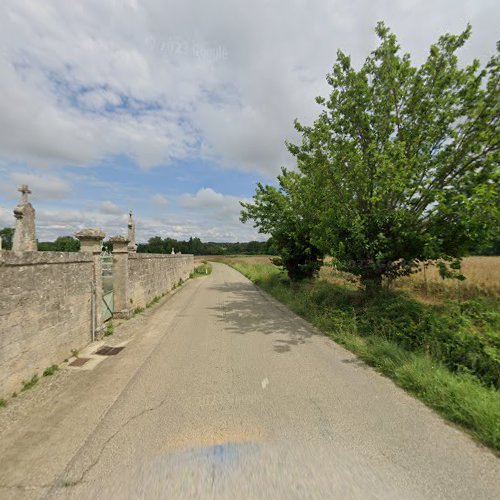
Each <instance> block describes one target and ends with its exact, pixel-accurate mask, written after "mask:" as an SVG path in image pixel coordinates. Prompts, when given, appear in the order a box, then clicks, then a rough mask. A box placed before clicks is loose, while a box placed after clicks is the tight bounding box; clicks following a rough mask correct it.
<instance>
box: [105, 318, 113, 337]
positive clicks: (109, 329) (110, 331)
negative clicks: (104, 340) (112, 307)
mask: <svg viewBox="0 0 500 500" xmlns="http://www.w3.org/2000/svg"><path fill="white" fill-rule="evenodd" d="M114 331H115V327H114V325H113V322H112V321H108V322H107V323H106V330H104V336H105V337H109V336H111V335H113V333H114Z"/></svg>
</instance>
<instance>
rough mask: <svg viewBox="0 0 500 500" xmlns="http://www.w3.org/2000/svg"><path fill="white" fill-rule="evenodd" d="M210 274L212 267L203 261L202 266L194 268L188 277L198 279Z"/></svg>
mask: <svg viewBox="0 0 500 500" xmlns="http://www.w3.org/2000/svg"><path fill="white" fill-rule="evenodd" d="M211 273H212V266H211V265H210V264H209V263H208V262H207V261H206V260H203V261H202V264H201V265H199V266H196V267H195V268H194V271H193V272H192V273H191V274H190V275H189V277H190V278H199V277H201V276H207V275H208V274H211Z"/></svg>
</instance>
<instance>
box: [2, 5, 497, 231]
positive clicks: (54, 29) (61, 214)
mask: <svg viewBox="0 0 500 500" xmlns="http://www.w3.org/2000/svg"><path fill="white" fill-rule="evenodd" d="M499 18H500V9H499V7H498V2H496V1H493V0H474V1H469V0H467V1H465V0H434V1H432V2H431V1H426V0H400V1H398V2H395V1H389V0H386V1H381V0H351V1H336V0H307V1H306V0H288V1H286V0H254V1H253V2H251V3H250V2H249V3H243V2H234V1H230V0H218V1H213V2H203V3H200V2H195V1H193V0H185V1H183V2H174V1H173V0H143V1H138V0H107V1H106V0H84V1H82V2H78V3H76V2H67V1H63V0H47V1H44V2H39V1H37V0H30V1H26V0H4V1H3V2H2V4H1V6H0V42H1V44H2V48H3V50H2V51H1V52H0V227H3V226H7V225H13V223H14V219H13V215H12V209H13V207H14V206H15V204H16V203H17V200H18V196H19V193H17V187H18V186H19V185H20V184H22V183H27V184H29V185H30V187H31V189H32V191H33V195H32V202H33V204H34V206H35V208H36V210H37V231H38V237H39V239H41V240H47V239H53V238H55V237H57V236H58V235H63V234H72V233H74V232H75V231H77V230H79V229H81V228H83V227H99V228H101V229H103V230H104V231H105V232H106V233H107V235H108V236H111V235H114V234H120V233H124V232H125V229H126V217H127V213H128V210H133V212H134V214H135V216H136V220H137V229H138V237H139V240H141V241H145V240H147V238H149V237H151V236H153V235H156V234H160V235H162V236H170V237H175V238H188V237H189V236H199V237H201V238H202V239H203V240H205V241H248V240H250V239H263V238H265V236H263V235H259V234H258V233H257V232H256V231H255V229H253V228H252V226H251V225H249V224H247V225H242V224H241V223H240V222H239V220H238V219H239V201H240V200H248V199H250V198H251V196H252V194H253V192H254V189H255V183H256V182H257V181H261V182H273V179H275V176H276V174H277V173H278V172H279V169H280V167H281V166H283V165H284V166H288V167H293V161H292V159H291V158H290V157H289V155H288V153H287V151H286V148H285V146H284V141H285V139H289V140H292V141H293V140H296V139H297V137H296V135H295V132H294V130H293V120H294V118H299V120H300V121H302V122H304V123H308V122H310V121H312V120H313V119H314V117H315V115H316V114H317V112H318V108H317V106H316V105H315V102H314V97H315V96H317V95H325V94H326V92H327V90H328V89H327V85H326V83H325V78H324V77H325V74H326V73H327V72H328V71H329V70H330V69H331V66H332V65H333V63H334V60H335V55H336V52H337V49H339V48H341V49H342V50H343V51H344V52H346V53H348V54H350V55H352V57H353V61H354V62H355V63H356V64H360V63H361V62H362V60H363V59H364V57H365V56H366V55H367V54H368V52H369V51H371V50H372V49H373V48H374V46H375V42H376V40H375V37H374V34H373V27H374V26H375V24H376V22H377V21H378V20H381V19H383V20H385V21H386V23H387V24H388V25H389V26H390V27H391V28H392V29H393V31H394V32H395V33H396V34H397V36H398V39H399V41H400V43H401V45H402V48H403V50H404V51H408V52H410V53H411V54H412V56H413V58H414V60H415V61H416V62H418V63H420V62H422V60H423V58H424V57H425V54H426V52H427V50H428V47H429V45H430V44H431V43H432V42H434V41H435V40H436V39H437V37H438V36H439V35H440V34H442V33H444V32H455V33H456V32H459V31H461V30H463V29H464V28H465V25H466V23H467V22H470V23H471V24H472V27H473V36H472V38H471V40H470V41H469V43H468V44H467V47H466V48H465V49H464V50H463V53H462V59H463V61H470V60H471V59H472V58H473V57H478V58H480V59H481V60H482V61H483V62H484V61H486V60H487V58H488V57H489V55H491V54H492V53H493V51H494V50H495V44H496V40H497V39H498V38H499V34H500V33H499V32H500V30H499V28H498V22H497V20H498V19H499Z"/></svg>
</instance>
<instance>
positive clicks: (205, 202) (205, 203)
mask: <svg viewBox="0 0 500 500" xmlns="http://www.w3.org/2000/svg"><path fill="white" fill-rule="evenodd" d="M234 201H235V200H234V199H233V197H229V196H224V195H223V194H222V193H217V192H215V191H214V190H213V189H211V188H202V189H200V190H199V191H198V192H197V193H196V194H195V195H194V196H193V195H192V194H189V193H186V194H183V195H182V196H180V197H179V205H180V206H181V207H183V208H199V209H204V208H223V207H224V206H225V205H227V204H228V202H229V204H232V203H233V202H234ZM236 201H237V200H236Z"/></svg>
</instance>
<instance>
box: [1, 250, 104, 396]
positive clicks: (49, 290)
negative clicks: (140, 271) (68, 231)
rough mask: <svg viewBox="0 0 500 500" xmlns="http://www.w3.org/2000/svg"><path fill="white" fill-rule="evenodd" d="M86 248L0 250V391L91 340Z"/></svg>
mask: <svg viewBox="0 0 500 500" xmlns="http://www.w3.org/2000/svg"><path fill="white" fill-rule="evenodd" d="M93 279H94V261H93V255H92V254H91V253H89V252H79V253H67V252H23V253H16V252H5V251H4V252H1V253H0V397H4V396H7V395H10V394H11V393H12V392H13V391H19V389H20V388H21V383H22V381H23V380H28V379H30V378H31V377H32V376H33V374H34V373H38V375H41V374H42V372H43V370H44V369H45V368H47V367H48V366H50V365H52V364H53V363H60V362H61V361H62V360H63V359H65V358H67V357H69V356H70V353H71V350H72V349H79V348H81V347H83V346H85V345H86V344H88V343H89V342H90V340H91V334H92V331H91V330H92V323H91V293H92V292H91V284H90V283H91V281H92V280H93Z"/></svg>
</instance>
